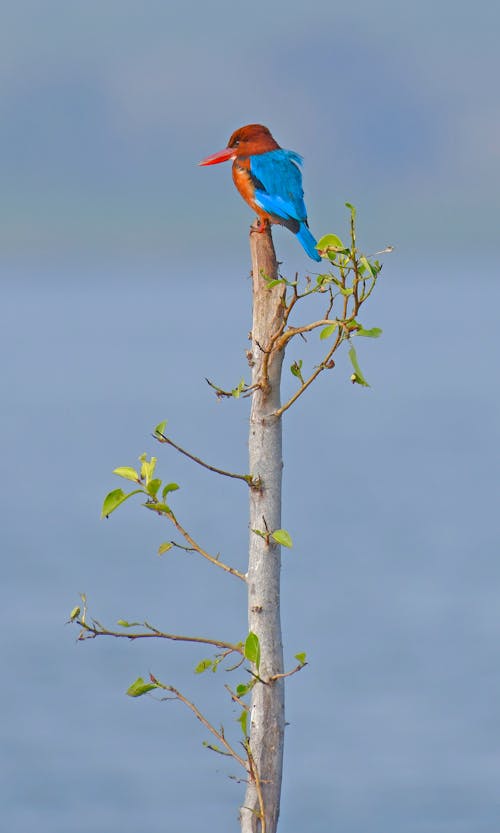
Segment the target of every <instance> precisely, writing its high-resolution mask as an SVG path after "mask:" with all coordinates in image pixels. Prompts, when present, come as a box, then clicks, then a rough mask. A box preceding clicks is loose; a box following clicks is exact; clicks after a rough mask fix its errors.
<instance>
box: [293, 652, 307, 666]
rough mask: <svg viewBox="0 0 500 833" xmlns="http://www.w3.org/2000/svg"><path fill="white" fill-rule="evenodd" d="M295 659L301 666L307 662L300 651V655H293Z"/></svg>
mask: <svg viewBox="0 0 500 833" xmlns="http://www.w3.org/2000/svg"><path fill="white" fill-rule="evenodd" d="M295 659H296V660H298V661H299V662H300V664H301V665H305V664H306V662H307V657H306V653H305V651H302V652H301V653H300V654H295Z"/></svg>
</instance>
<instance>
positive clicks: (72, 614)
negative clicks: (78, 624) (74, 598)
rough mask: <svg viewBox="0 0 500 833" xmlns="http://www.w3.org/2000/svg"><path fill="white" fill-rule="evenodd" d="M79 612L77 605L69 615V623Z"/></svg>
mask: <svg viewBox="0 0 500 833" xmlns="http://www.w3.org/2000/svg"><path fill="white" fill-rule="evenodd" d="M81 612H82V611H81V608H80V607H79V606H78V605H77V606H76V607H74V608H73V610H72V611H71V613H70V614H69V621H70V622H73V621H74V620H75V619H77V618H78V616H79V615H80V613H81Z"/></svg>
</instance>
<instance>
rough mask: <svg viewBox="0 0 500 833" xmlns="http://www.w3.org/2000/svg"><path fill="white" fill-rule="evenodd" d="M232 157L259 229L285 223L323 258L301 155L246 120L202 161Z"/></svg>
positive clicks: (308, 249) (238, 185)
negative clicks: (307, 200) (306, 200)
mask: <svg viewBox="0 0 500 833" xmlns="http://www.w3.org/2000/svg"><path fill="white" fill-rule="evenodd" d="M228 159H232V160H233V180H234V184H235V185H236V188H237V189H238V191H239V192H240V194H241V196H242V197H243V199H244V200H245V201H246V202H247V203H248V205H249V206H250V207H251V208H253V210H254V211H255V213H256V214H257V217H258V218H259V221H260V222H259V225H260V230H264V228H265V227H266V225H267V223H279V224H280V225H282V226H286V228H287V229H290V231H291V232H293V234H295V236H296V237H297V239H298V240H299V242H300V244H301V245H302V247H303V248H304V250H305V251H306V252H307V254H308V255H309V257H311V258H312V259H313V260H316V261H320V260H321V257H320V255H319V254H318V251H317V249H316V240H315V239H314V237H313V236H312V234H311V232H310V231H309V226H308V224H307V211H306V207H305V204H304V191H303V190H302V174H301V171H300V167H299V165H301V164H302V157H301V156H299V154H298V153H295V151H293V150H284V149H283V148H281V147H280V146H279V144H278V143H277V142H276V141H275V140H274V139H273V137H272V136H271V133H270V131H269V130H268V129H267V127H264V125H262V124H247V125H245V127H240V128H239V129H238V130H235V131H234V133H233V135H232V136H231V138H230V139H229V142H228V144H227V147H226V148H224V150H221V151H219V152H218V153H214V154H213V155H212V156H207V158H206V159H203V160H202V161H201V162H200V163H199V164H200V165H215V164H217V163H218V162H226V161H227V160H228Z"/></svg>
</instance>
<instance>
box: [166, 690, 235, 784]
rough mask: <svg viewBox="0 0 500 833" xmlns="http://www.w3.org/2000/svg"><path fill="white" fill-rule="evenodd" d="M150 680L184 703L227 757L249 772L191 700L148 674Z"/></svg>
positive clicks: (220, 733) (222, 733) (219, 732)
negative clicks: (221, 747) (215, 739)
mask: <svg viewBox="0 0 500 833" xmlns="http://www.w3.org/2000/svg"><path fill="white" fill-rule="evenodd" d="M150 679H151V682H153V683H155V685H157V686H158V688H162V689H163V690H164V691H170V692H171V693H172V694H173V695H174V697H175V698H176V699H177V700H180V701H181V703H184V705H185V706H187V707H188V709H190V710H191V711H192V712H193V714H194V715H195V717H197V718H198V720H199V721H200V723H202V724H203V726H204V727H205V729H208V731H209V732H210V733H211V734H212V735H213V736H214V737H215V738H217V740H218V741H219V743H220V744H222V746H223V747H224V749H225V750H226V751H227V753H228V755H230V756H231V757H232V758H234V760H235V761H237V762H238V763H239V764H240V766H242V767H243V769H244V770H245V771H246V772H248V771H249V764H248V763H247V761H245V760H244V759H243V758H242V757H241V755H238V753H237V752H236V750H235V749H233V747H232V746H231V744H230V743H228V741H227V740H226V738H225V736H224V732H223V731H222V730H221V731H218V730H217V729H216V728H215V726H213V725H212V724H211V723H210V721H209V720H207V718H206V717H205V715H203V714H202V713H201V712H200V710H199V709H198V708H197V706H195V704H194V703H192V702H191V700H188V699H187V697H184V695H183V694H181V692H180V691H179V690H178V689H177V688H174V686H172V685H165V683H160V681H159V680H157V679H156V677H154V676H153V675H152V674H150Z"/></svg>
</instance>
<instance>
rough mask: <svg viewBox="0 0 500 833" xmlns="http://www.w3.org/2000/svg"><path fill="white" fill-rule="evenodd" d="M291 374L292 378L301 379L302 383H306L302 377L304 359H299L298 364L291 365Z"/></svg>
mask: <svg viewBox="0 0 500 833" xmlns="http://www.w3.org/2000/svg"><path fill="white" fill-rule="evenodd" d="M290 373H291V374H292V376H295V377H296V378H297V379H300V381H301V382H302V383H303V382H304V379H303V376H302V359H299V360H298V362H294V363H293V364H292V365H290Z"/></svg>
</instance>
